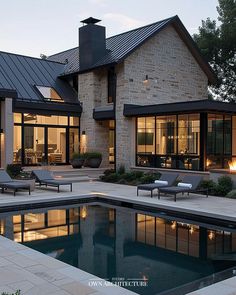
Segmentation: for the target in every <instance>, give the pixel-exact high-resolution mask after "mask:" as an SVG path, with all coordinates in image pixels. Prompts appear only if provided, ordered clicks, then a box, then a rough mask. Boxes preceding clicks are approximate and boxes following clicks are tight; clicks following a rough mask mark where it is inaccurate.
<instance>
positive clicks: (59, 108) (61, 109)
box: [13, 101, 82, 116]
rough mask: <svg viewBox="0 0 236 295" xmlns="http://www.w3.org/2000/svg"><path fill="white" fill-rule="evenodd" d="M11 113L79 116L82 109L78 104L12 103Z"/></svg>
mask: <svg viewBox="0 0 236 295" xmlns="http://www.w3.org/2000/svg"><path fill="white" fill-rule="evenodd" d="M13 111H14V112H20V113H25V112H28V113H35V114H48V115H66V116H69V115H76V116H80V115H81V112H82V107H81V105H80V104H68V103H67V104H65V103H43V102H26V101H13Z"/></svg>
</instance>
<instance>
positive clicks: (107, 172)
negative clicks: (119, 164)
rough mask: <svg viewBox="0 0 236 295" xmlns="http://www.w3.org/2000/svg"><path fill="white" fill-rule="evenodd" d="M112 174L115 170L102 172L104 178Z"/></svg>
mask: <svg viewBox="0 0 236 295" xmlns="http://www.w3.org/2000/svg"><path fill="white" fill-rule="evenodd" d="M112 173H115V170H114V169H106V170H105V171H104V172H103V174H104V175H105V176H107V175H110V174H112Z"/></svg>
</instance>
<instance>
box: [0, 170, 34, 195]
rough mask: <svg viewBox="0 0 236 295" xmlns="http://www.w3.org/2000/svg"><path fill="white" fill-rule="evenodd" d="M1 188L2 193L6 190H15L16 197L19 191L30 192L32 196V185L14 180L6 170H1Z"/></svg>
mask: <svg viewBox="0 0 236 295" xmlns="http://www.w3.org/2000/svg"><path fill="white" fill-rule="evenodd" d="M0 187H1V189H2V193H4V190H5V189H10V190H13V192H14V196H15V195H16V192H17V191H18V190H20V189H26V190H28V191H29V195H30V184H29V183H25V182H23V181H18V180H14V179H12V178H11V177H10V176H9V174H8V173H7V172H6V171H5V170H0Z"/></svg>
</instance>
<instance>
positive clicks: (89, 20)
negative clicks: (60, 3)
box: [81, 17, 101, 25]
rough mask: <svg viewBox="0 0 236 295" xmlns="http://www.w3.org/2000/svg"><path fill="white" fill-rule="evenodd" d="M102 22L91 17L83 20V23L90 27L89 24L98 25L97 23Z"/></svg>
mask: <svg viewBox="0 0 236 295" xmlns="http://www.w3.org/2000/svg"><path fill="white" fill-rule="evenodd" d="M100 21H101V20H100V19H97V18H93V17H89V18H86V19H84V20H82V21H81V23H83V24H87V25H88V24H96V23H99V22H100Z"/></svg>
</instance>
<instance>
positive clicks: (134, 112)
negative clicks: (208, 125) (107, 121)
mask: <svg viewBox="0 0 236 295" xmlns="http://www.w3.org/2000/svg"><path fill="white" fill-rule="evenodd" d="M193 112H194V113H196V112H217V113H218V112H219V113H229V114H232V113H233V114H236V103H226V102H220V101H212V100H208V99H206V100H195V101H187V102H176V103H167V104H155V105H146V106H141V105H132V104H125V105H124V110H123V114H124V116H125V117H137V116H147V115H171V114H176V113H193Z"/></svg>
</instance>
